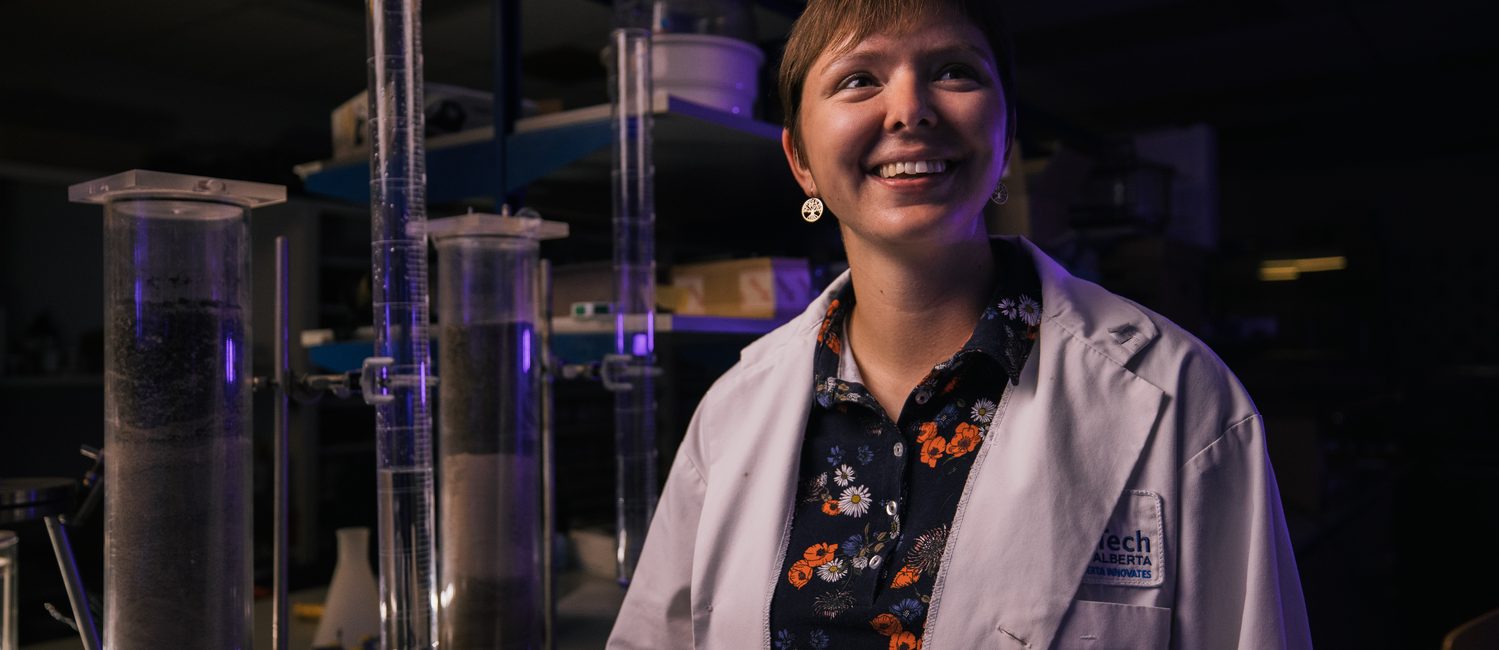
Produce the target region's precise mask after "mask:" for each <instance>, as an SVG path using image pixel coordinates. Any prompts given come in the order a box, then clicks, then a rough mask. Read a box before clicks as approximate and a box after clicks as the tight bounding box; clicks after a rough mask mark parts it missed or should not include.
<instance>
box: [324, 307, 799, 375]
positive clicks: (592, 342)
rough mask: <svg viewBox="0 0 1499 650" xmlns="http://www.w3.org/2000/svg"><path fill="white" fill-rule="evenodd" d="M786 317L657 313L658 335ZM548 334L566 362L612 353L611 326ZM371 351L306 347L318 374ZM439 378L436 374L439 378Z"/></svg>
mask: <svg viewBox="0 0 1499 650" xmlns="http://www.w3.org/2000/svg"><path fill="white" fill-rule="evenodd" d="M787 320H789V319H786V318H728V317H723V316H676V315H670V314H658V315H657V316H656V332H657V333H658V334H663V335H665V334H727V335H739V336H747V337H748V336H759V335H761V334H765V333H768V332H770V331H771V330H773V329H775V328H777V327H780V326H781V325H783V324H785V323H786V321H787ZM554 323H555V325H554V326H553V331H552V348H553V349H552V351H553V353H554V354H556V355H557V356H558V357H560V358H561V359H563V360H564V361H566V362H568V363H580V362H586V361H594V360H598V359H601V358H603V356H604V355H605V354H610V353H613V352H614V323H613V321H609V320H597V321H576V320H573V319H571V318H558V319H555V321H554ZM431 345H432V349H433V350H434V354H433V356H432V371H433V372H437V355H436V354H435V350H436V349H437V339H436V338H433V339H432V343H431ZM374 352H375V343H374V341H340V342H337V343H324V344H322V345H313V346H308V347H307V358H308V360H309V361H311V362H312V365H313V366H314V367H316V368H317V369H318V371H319V372H349V371H351V370H358V369H359V368H361V367H363V365H364V360H365V359H366V358H369V357H370V356H371V355H373V354H374ZM439 376H440V375H439Z"/></svg>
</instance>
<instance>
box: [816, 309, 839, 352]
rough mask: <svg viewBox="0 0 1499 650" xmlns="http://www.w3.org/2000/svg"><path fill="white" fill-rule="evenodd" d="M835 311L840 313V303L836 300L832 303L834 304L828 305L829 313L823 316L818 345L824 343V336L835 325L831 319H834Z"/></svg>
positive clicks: (818, 333) (818, 331) (818, 334)
mask: <svg viewBox="0 0 1499 650" xmlns="http://www.w3.org/2000/svg"><path fill="white" fill-rule="evenodd" d="M835 311H838V301H837V300H834V301H833V302H832V304H829V305H828V311H827V313H825V314H823V315H822V327H820V328H818V329H817V342H818V343H822V340H823V336H824V335H826V334H827V333H828V328H829V327H830V326H832V324H833V323H832V321H831V320H830V319H832V317H833V312H835Z"/></svg>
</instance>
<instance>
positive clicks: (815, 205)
mask: <svg viewBox="0 0 1499 650" xmlns="http://www.w3.org/2000/svg"><path fill="white" fill-rule="evenodd" d="M821 218H822V199H819V198H817V197H815V196H814V197H812V198H810V199H807V200H806V201H805V202H803V203H802V221H805V222H807V223H814V222H816V221H817V220H818V219H821Z"/></svg>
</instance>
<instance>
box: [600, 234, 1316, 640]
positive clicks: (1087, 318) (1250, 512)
mask: <svg viewBox="0 0 1499 650" xmlns="http://www.w3.org/2000/svg"><path fill="white" fill-rule="evenodd" d="M1018 241H1019V242H1021V243H1022V244H1023V245H1024V246H1025V248H1026V249H1027V250H1028V251H1029V252H1030V254H1031V256H1032V257H1033V259H1034V260H1035V262H1036V266H1037V271H1038V274H1039V276H1040V280H1041V292H1042V307H1043V310H1044V314H1043V317H1042V321H1041V325H1040V338H1039V344H1038V346H1037V347H1036V348H1035V349H1034V350H1033V351H1032V353H1031V355H1030V357H1029V360H1028V361H1027V363H1026V366H1025V369H1024V372H1023V374H1022V378H1021V381H1020V384H1019V385H1018V386H1012V387H1010V388H1009V389H1008V391H1007V392H1006V393H1005V396H1004V399H1003V400H1002V401H1001V403H1000V406H999V409H998V414H997V415H996V417H995V418H994V420H993V422H992V424H991V425H990V428H989V430H988V431H987V432H986V437H985V441H986V442H985V444H984V445H983V446H982V447H980V450H981V451H980V453H979V455H978V457H977V458H976V459H975V460H974V465H973V469H972V471H971V474H970V476H969V479H968V484H967V486H966V487H965V488H964V493H963V497H962V500H961V501H960V502H959V504H958V507H957V512H956V514H955V515H954V516H953V522H952V529H951V533H950V535H949V541H948V546H947V551H946V555H945V558H946V559H945V560H944V561H943V563H942V568H941V571H940V573H939V574H938V575H937V578H936V582H935V583H934V587H933V588H934V592H933V599H932V603H931V606H930V611H929V614H928V619H927V624H926V628H925V636H924V637H923V647H924V648H926V649H927V650H950V649H951V650H959V649H968V648H1030V649H1041V648H1090V649H1095V650H1096V649H1101V648H1131V649H1134V648H1165V647H1173V648H1194V649H1196V648H1208V649H1217V648H1236V647H1237V648H1304V647H1310V645H1311V641H1310V634H1309V632H1308V629H1307V621H1306V607H1305V604H1304V602H1303V600H1302V593H1301V583H1300V580H1299V578H1298V576H1297V573H1296V562H1295V559H1294V557H1293V556H1292V553H1291V545H1290V540H1289V538H1288V537H1287V534H1286V525H1285V519H1284V517H1283V515H1282V512H1281V505H1280V494H1279V492H1278V490H1277V489H1276V486H1275V478H1274V476H1273V474H1272V473H1271V469H1270V462H1269V457H1268V455H1267V454H1266V448H1265V437H1264V431H1263V429H1262V420H1261V417H1260V415H1259V413H1258V412H1257V411H1256V410H1255V406H1254V404H1253V403H1252V402H1251V401H1250V399H1249V396H1248V395H1247V394H1246V393H1245V391H1244V389H1243V387H1242V386H1240V385H1239V382H1238V381H1237V380H1236V379H1235V378H1234V377H1233V375H1232V374H1231V373H1230V372H1229V371H1228V369H1227V368H1225V367H1224V366H1223V364H1222V362H1220V361H1219V360H1218V358H1217V357H1216V356H1214V355H1213V353H1212V352H1211V351H1209V350H1208V349H1207V347H1206V346H1204V345H1203V344H1202V343H1201V342H1199V341H1198V340H1196V339H1195V338H1193V337H1192V336H1191V335H1189V334H1187V333H1186V332H1184V331H1182V330H1181V329H1179V328H1177V327H1176V326H1175V325H1173V324H1172V323H1170V322H1169V321H1167V320H1166V319H1164V318H1161V317H1160V316H1159V315H1156V314H1154V313H1152V312H1150V311H1148V310H1146V309H1144V308H1142V307H1140V306H1138V305H1136V304H1134V303H1131V302H1129V301H1127V300H1125V299H1123V298H1120V297H1118V296H1115V295H1113V294H1111V293H1109V292H1108V291H1105V290H1104V289H1102V288H1100V287H1099V286H1097V285H1095V284H1093V283H1090V282H1087V281H1084V280H1080V279H1077V278H1074V277H1072V276H1071V275H1069V274H1068V273H1067V272H1066V271H1064V270H1063V269H1062V268H1061V267H1060V266H1059V265H1057V263H1056V262H1054V261H1052V260H1051V259H1050V258H1049V257H1047V256H1046V255H1045V254H1044V253H1042V252H1041V251H1040V250H1039V249H1037V248H1036V247H1035V246H1034V245H1032V244H1031V243H1030V242H1028V241H1025V240H1023V239H1019V240H1018ZM846 281H847V274H845V275H844V276H843V277H841V278H839V279H838V280H837V281H835V282H834V283H833V285H832V286H831V287H829V288H828V290H827V291H826V292H824V293H823V295H822V296H821V297H820V298H818V299H817V300H816V301H814V302H813V304H812V305H811V306H809V307H808V308H807V310H806V311H805V312H804V313H802V314H801V315H800V316H798V317H796V318H795V319H794V320H792V321H791V322H790V323H788V324H786V325H785V326H783V327H781V328H779V329H777V330H775V331H774V332H771V333H770V334H768V335H766V336H765V337H763V338H761V339H760V340H758V341H756V342H755V343H753V344H751V345H750V346H749V347H747V348H745V349H744V352H743V354H742V357H741V360H740V362H739V363H738V364H736V365H735V366H734V367H733V368H732V369H730V370H729V371H728V372H726V373H725V374H724V375H723V377H721V378H720V379H719V380H718V382H717V383H716V384H714V386H713V388H712V389H711V390H709V391H708V394H707V395H706V396H705V397H704V398H703V400H702V403H701V404H699V406H698V410H697V414H696V415H695V416H694V417H693V419H692V423H691V425H690V426H689V429H688V431H687V435H686V437H685V439H684V440H683V442H682V445H681V448H680V449H679V451H678V453H677V457H676V460H675V462H674V463H673V465H672V469H671V473H670V476H669V477H668V479H667V482H666V487H665V490H664V491H663V493H662V496H661V501H660V503H659V505H658V506H657V508H656V515H655V519H654V520H653V521H652V523H651V529H650V533H649V535H648V536H647V538H646V542H645V548H644V550H643V553H642V556H641V559H640V563H639V565H638V568H637V570H636V573H635V579H634V583H633V584H632V585H631V586H630V589H629V592H628V593H627V594H626V597H625V602H624V605H623V607H622V609H621V611H620V614H619V618H618V619H617V620H616V622H615V626H614V631H613V634H612V636H611V637H610V639H609V647H610V648H639V649H649V650H661V649H665V648H709V649H713V650H717V649H722V648H769V647H770V640H771V637H770V634H771V633H770V628H769V617H770V601H771V596H772V594H773V593H774V591H775V582H776V581H777V580H781V579H784V576H782V575H781V573H782V572H781V568H782V565H783V560H784V553H785V548H786V542H787V539H788V538H789V535H790V528H791V515H792V506H793V501H794V499H795V494H796V484H797V467H798V460H799V457H800V453H801V449H802V438H803V433H804V429H805V427H806V423H807V416H808V412H809V409H810V408H811V405H812V386H811V381H812V356H813V348H814V345H815V343H816V332H817V327H818V325H819V324H820V323H821V320H822V317H823V315H824V312H825V311H826V308H827V305H828V302H829V301H830V300H831V299H832V296H833V295H834V294H835V293H836V291H837V290H838V288H839V287H840V286H842V284H843V283H844V282H846ZM1110 529H1113V530H1112V532H1111V533H1109V534H1106V533H1105V531H1108V530H1110ZM1110 534H1112V536H1113V539H1112V540H1111V539H1110ZM1101 535H1102V537H1101ZM1128 549H1133V550H1134V551H1137V552H1139V553H1137V554H1134V555H1131V554H1130V553H1126V552H1125V551H1126V550H1128ZM1146 549H1148V550H1149V552H1148V553H1147V552H1145V551H1146ZM1125 556H1129V557H1128V559H1126V557H1125ZM1142 556H1143V557H1142ZM1126 561H1128V562H1130V565H1123V564H1110V562H1121V563H1122V562H1126ZM1146 561H1149V564H1148V566H1138V565H1136V563H1139V562H1146ZM1115 568H1123V569H1136V570H1137V571H1136V572H1124V573H1108V572H1109V571H1110V570H1111V569H1115ZM1140 569H1144V570H1148V571H1149V573H1144V572H1140V571H1138V570H1140ZM1096 571H1101V572H1104V573H1105V575H1106V577H1102V578H1098V577H1095V578H1089V577H1088V575H1091V574H1092V573H1094V572H1096ZM1100 581H1101V582H1103V583H1106V584H1098V583H1099V582H1100Z"/></svg>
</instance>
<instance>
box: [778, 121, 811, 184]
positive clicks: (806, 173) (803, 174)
mask: <svg viewBox="0 0 1499 650" xmlns="http://www.w3.org/2000/svg"><path fill="white" fill-rule="evenodd" d="M781 150H782V151H784V152H785V153H786V164H787V165H788V166H790V167H791V175H792V176H793V177H795V178H796V184H797V185H800V186H802V191H803V192H806V193H807V196H817V181H815V180H813V179H812V169H811V168H810V167H807V166H806V164H804V163H803V162H802V159H801V156H800V155H798V154H797V153H796V142H795V141H794V140H793V139H792V137H791V130H790V129H781Z"/></svg>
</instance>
